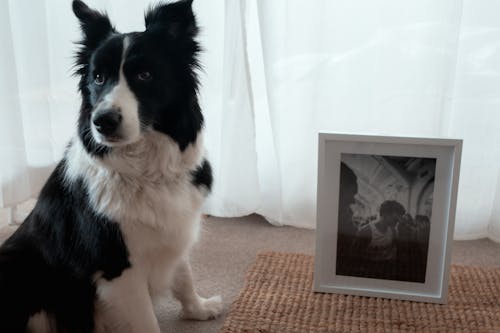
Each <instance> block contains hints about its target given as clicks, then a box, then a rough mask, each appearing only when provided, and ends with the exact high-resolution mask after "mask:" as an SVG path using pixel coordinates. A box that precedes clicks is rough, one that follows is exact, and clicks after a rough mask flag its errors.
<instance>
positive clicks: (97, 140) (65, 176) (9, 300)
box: [0, 0, 222, 333]
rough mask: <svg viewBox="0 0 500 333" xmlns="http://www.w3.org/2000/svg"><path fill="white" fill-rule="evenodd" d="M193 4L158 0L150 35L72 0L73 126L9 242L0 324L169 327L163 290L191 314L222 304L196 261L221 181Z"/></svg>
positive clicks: (215, 311)
mask: <svg viewBox="0 0 500 333" xmlns="http://www.w3.org/2000/svg"><path fill="white" fill-rule="evenodd" d="M191 2H192V1H191V0H182V1H179V2H175V3H168V4H159V5H156V6H154V7H152V8H150V10H149V11H148V12H147V14H146V17H145V24H146V29H145V31H143V32H132V33H119V32H118V31H116V30H115V28H114V27H113V26H112V24H111V23H110V20H109V18H108V17H107V15H106V14H103V13H100V12H98V11H95V10H93V9H90V8H89V7H88V6H87V5H85V4H84V3H83V2H82V1H79V0H74V1H73V11H74V13H75V15H76V16H77V18H78V19H79V21H80V26H81V30H82V32H83V39H82V41H81V42H80V44H81V48H80V49H79V50H78V52H77V58H76V66H77V67H76V68H77V74H78V75H79V77H80V83H79V90H80V92H81V96H82V105H81V109H80V115H79V119H78V130H77V134H76V135H75V137H74V138H73V139H72V140H71V142H70V143H69V145H68V147H67V150H66V152H65V154H64V157H63V159H62V160H61V162H60V163H59V164H58V165H57V167H56V168H55V170H54V172H53V173H52V175H51V176H50V178H49V179H48V181H47V183H46V184H45V186H44V187H43V189H42V191H41V193H40V196H39V199H38V202H37V204H36V206H35V208H34V209H33V211H32V212H31V213H30V215H29V216H28V217H27V218H26V220H25V221H24V223H23V224H22V225H21V226H20V227H19V229H18V230H17V231H16V232H15V233H14V234H13V235H12V236H11V237H10V238H9V239H8V240H7V241H6V242H5V243H4V244H3V245H2V246H1V247H0V331H1V332H8V333H17V332H71V333H73V332H77V333H80V332H82V333H83V332H120V333H122V332H137V333H153V332H160V328H159V325H158V322H157V319H156V317H155V313H154V304H155V301H157V300H158V298H159V297H161V296H163V295H165V293H166V292H167V291H168V290H171V291H172V293H173V295H174V296H175V297H176V298H177V299H178V300H179V301H180V302H181V304H182V307H183V313H184V315H185V317H188V318H192V319H198V320H206V319H210V318H214V317H216V316H217V315H219V314H220V313H221V311H222V302H221V298H220V297H219V296H215V297H212V298H202V297H200V296H199V295H198V294H197V293H196V292H195V290H194V288H193V281H192V277H191V268H190V265H189V262H188V256H189V250H190V248H191V246H192V245H193V243H194V242H195V241H196V239H197V235H198V231H199V225H200V218H201V206H202V203H203V201H204V198H205V196H206V195H207V194H208V192H209V191H210V188H211V185H212V175H211V168H210V164H209V163H208V161H207V160H206V159H205V158H204V149H203V142H202V127H203V116H202V114H201V111H200V107H199V105H198V100H197V87H198V82H197V77H196V74H195V73H196V72H195V70H196V69H197V66H198V63H197V60H196V56H197V53H198V52H199V50H200V49H199V46H198V44H197V42H196V41H195V37H196V34H197V31H198V28H197V25H196V21H195V17H194V14H193V11H192V8H191Z"/></svg>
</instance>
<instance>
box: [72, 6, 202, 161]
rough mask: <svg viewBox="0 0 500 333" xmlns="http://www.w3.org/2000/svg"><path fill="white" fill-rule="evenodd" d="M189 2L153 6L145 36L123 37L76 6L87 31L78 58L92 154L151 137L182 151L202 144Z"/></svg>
mask: <svg viewBox="0 0 500 333" xmlns="http://www.w3.org/2000/svg"><path fill="white" fill-rule="evenodd" d="M191 2H192V0H181V1H178V2H175V3H168V4H160V5H157V6H155V7H152V8H150V9H149V11H148V12H147V13H146V16H145V31H143V32H131V33H120V32H118V31H116V30H115V28H114V27H113V25H112V24H111V22H110V20H109V18H108V16H107V15H106V14H104V13H101V12H98V11H96V10H93V9H91V8H89V7H88V6H87V5H86V4H84V3H83V2H82V1H80V0H74V1H73V12H74V13H75V15H76V16H77V18H78V19H79V21H80V26H81V29H82V32H83V39H82V41H81V42H80V44H81V48H80V49H79V51H78V53H77V59H76V68H77V70H76V73H77V74H78V75H79V76H80V83H79V88H80V91H81V94H82V98H83V101H82V107H81V110H80V117H79V121H78V131H79V136H80V138H81V140H82V142H83V143H84V146H85V148H86V149H87V151H88V152H89V153H91V154H95V155H103V154H106V153H108V152H110V151H112V149H113V147H117V146H124V145H128V144H131V143H134V142H136V141H138V140H140V139H141V137H142V136H143V135H144V133H145V132H147V131H153V130H155V131H159V132H162V133H164V134H166V135H169V136H170V137H171V138H172V139H173V140H175V141H176V142H177V143H178V144H179V148H180V149H181V150H184V149H185V148H186V147H187V146H188V145H189V144H190V143H192V142H194V141H195V140H196V136H197V133H198V132H199V130H200V129H201V127H202V125H203V117H202V115H201V112H200V108H199V106H198V101H197V85H198V82H197V77H196V73H195V70H196V68H197V66H198V63H197V60H196V56H197V53H198V51H199V46H198V44H197V42H196V41H195V39H194V38H195V36H196V34H197V32H198V28H197V25H196V21H195V17H194V14H193V11H192V8H191Z"/></svg>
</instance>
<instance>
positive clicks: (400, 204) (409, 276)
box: [336, 153, 436, 283]
mask: <svg viewBox="0 0 500 333" xmlns="http://www.w3.org/2000/svg"><path fill="white" fill-rule="evenodd" d="M435 170H436V159H435V158H417V157H404V156H381V155H368V154H346V153H343V154H341V167H340V192H339V210H338V212H339V213H338V233H337V235H338V239H337V258H336V259H337V260H336V273H337V275H345V276H355V277H363V278H373V279H386V280H397V281H407V282H418V283H425V279H426V268H427V254H428V248H429V234H430V226H431V221H432V204H433V196H434V180H435Z"/></svg>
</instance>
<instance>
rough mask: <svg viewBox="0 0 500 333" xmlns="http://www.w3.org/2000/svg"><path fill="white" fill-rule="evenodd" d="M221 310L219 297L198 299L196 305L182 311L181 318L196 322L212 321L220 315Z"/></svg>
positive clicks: (221, 305)
mask: <svg viewBox="0 0 500 333" xmlns="http://www.w3.org/2000/svg"><path fill="white" fill-rule="evenodd" d="M222 309H223V304H222V298H221V297H220V296H213V297H210V298H203V297H200V299H199V302H198V303H197V304H191V305H189V306H186V307H185V308H184V309H183V317H184V318H186V319H196V320H208V319H214V318H216V317H217V316H219V315H220V314H221V313H222Z"/></svg>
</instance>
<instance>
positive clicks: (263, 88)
mask: <svg viewBox="0 0 500 333" xmlns="http://www.w3.org/2000/svg"><path fill="white" fill-rule="evenodd" d="M87 3H88V4H89V5H91V6H94V7H96V8H99V9H106V11H107V12H108V13H109V15H110V16H111V18H112V20H113V21H114V22H115V24H116V26H117V28H118V30H121V31H130V30H142V29H143V22H142V21H143V16H142V13H143V11H144V8H146V7H147V6H148V5H149V3H150V1H149V0H142V1H132V0H128V1H123V0H101V1H98V0H92V1H91V0H88V1H87ZM194 8H195V11H196V13H197V16H198V19H199V23H200V25H201V26H202V32H201V35H200V41H201V43H202V44H203V46H204V48H205V52H204V53H203V55H202V58H201V60H202V63H203V64H204V67H205V71H204V72H203V73H202V74H201V78H202V84H203V88H202V89H201V92H200V99H201V102H202V107H203V109H204V112H205V116H206V120H207V121H206V131H205V132H206V133H205V134H206V145H207V150H208V153H209V156H210V159H211V161H212V163H213V165H214V170H215V180H216V182H215V188H214V193H213V195H212V196H211V199H210V200H209V202H208V203H207V206H206V211H207V213H210V214H212V215H218V216H241V215H245V214H250V213H254V212H256V213H259V214H262V215H263V216H265V217H266V218H267V219H268V220H269V221H270V222H272V223H273V224H279V225H281V224H286V225H294V226H301V227H308V228H313V227H314V226H315V201H316V199H315V197H316V167H317V147H316V145H317V132H318V131H320V130H324V131H330V132H350V133H359V134H386V135H402V136H431V137H455V138H462V139H464V151H463V158H462V172H461V178H460V186H459V198H458V211H457V220H456V230H455V238H456V239H473V238H482V237H489V238H491V239H494V240H496V241H500V177H499V176H500V20H499V16H498V15H499V14H498V13H500V2H498V1H496V0H442V1H435V0H418V1H417V0H407V1H400V0H376V1H367V0H364V1H361V0H314V1H301V0H246V1H245V0H226V1H224V0H210V1H208V0H196V1H195V4H194ZM0 38H1V40H0V42H1V45H2V51H1V53H0V66H1V67H0V70H1V73H0V74H1V75H0V94H1V96H0V97H1V98H0V112H1V116H0V117H1V118H0V131H1V132H0V138H1V141H0V156H1V158H2V163H1V166H0V171H1V190H0V203H1V204H2V205H3V206H4V207H13V206H14V205H16V204H17V203H19V202H22V201H24V200H25V199H27V198H28V197H30V196H36V194H37V193H38V191H39V189H40V187H41V185H42V184H43V182H44V180H45V178H46V177H47V175H48V174H49V172H50V170H51V169H52V168H53V166H54V163H55V162H56V161H57V160H58V159H59V158H60V157H61V154H62V152H63V150H64V147H65V144H66V142H67V140H68V138H69V137H70V136H71V135H72V133H73V131H74V124H75V121H76V114H77V110H78V105H79V101H78V95H77V93H76V79H75V78H74V77H71V75H70V74H71V64H72V52H73V50H74V45H73V44H72V42H73V41H76V40H78V38H79V32H78V29H77V22H76V19H75V18H74V17H73V15H72V13H71V11H70V3H69V1H66V0H50V1H49V0H44V1H42V0H39V1H18V0H8V1H7V0H5V1H1V2H0Z"/></svg>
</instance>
